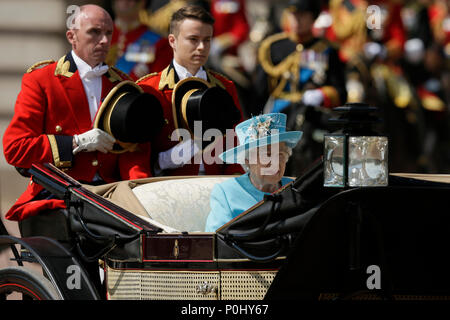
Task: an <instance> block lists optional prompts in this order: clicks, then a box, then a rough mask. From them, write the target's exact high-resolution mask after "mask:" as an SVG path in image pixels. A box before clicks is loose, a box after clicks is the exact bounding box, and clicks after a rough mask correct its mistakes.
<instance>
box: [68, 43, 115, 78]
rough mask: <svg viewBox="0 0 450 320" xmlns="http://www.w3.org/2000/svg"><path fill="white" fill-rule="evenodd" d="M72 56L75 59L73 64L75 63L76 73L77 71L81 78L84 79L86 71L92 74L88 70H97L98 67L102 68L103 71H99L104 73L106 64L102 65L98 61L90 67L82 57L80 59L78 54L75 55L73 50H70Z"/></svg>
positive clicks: (106, 67)
mask: <svg viewBox="0 0 450 320" xmlns="http://www.w3.org/2000/svg"><path fill="white" fill-rule="evenodd" d="M72 58H73V61H75V64H76V65H77V69H78V73H79V75H80V78H81V79H84V78H85V77H86V75H87V74H88V73H89V74H92V72H90V71H96V72H97V71H98V70H99V69H103V70H104V71H101V73H105V72H106V71H107V70H108V66H106V65H105V66H102V63H99V64H98V65H96V66H95V67H94V68H92V67H91V66H90V65H88V64H87V63H86V62H85V61H84V60H83V59H81V58H80V57H79V56H77V55H76V53H75V52H74V51H73V50H72ZM105 69H106V70H105Z"/></svg>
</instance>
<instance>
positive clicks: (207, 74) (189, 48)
mask: <svg viewBox="0 0 450 320" xmlns="http://www.w3.org/2000/svg"><path fill="white" fill-rule="evenodd" d="M213 24H214V18H213V17H212V16H211V15H210V14H209V13H208V12H207V11H205V10H204V9H203V8H201V7H199V6H187V7H183V8H181V9H180V10H178V11H177V12H175V13H174V15H173V16H172V20H171V26H170V29H171V30H170V34H169V37H168V39H169V43H170V45H171V47H172V49H173V53H174V59H173V61H172V63H171V64H170V65H169V66H167V67H166V68H165V69H164V70H163V71H162V72H158V73H154V74H149V75H147V76H145V77H144V78H143V79H140V80H138V81H137V84H139V85H140V86H141V87H142V89H143V90H144V91H148V92H149V93H153V92H154V91H158V92H159V94H158V98H159V99H160V102H161V104H162V107H163V110H164V117H165V119H166V120H165V121H166V125H165V126H164V127H163V129H162V130H161V133H160V134H159V136H158V137H157V138H156V139H155V140H154V141H152V151H153V154H152V155H154V156H155V157H154V158H153V159H152V164H153V168H154V169H155V173H157V174H159V173H161V172H162V174H164V175H178V176H180V175H198V174H207V175H215V174H235V173H242V172H243V170H242V168H241V167H240V166H239V165H228V164H223V162H222V161H220V160H219V159H218V154H217V155H216V154H214V152H212V153H211V156H213V157H215V159H217V161H214V163H212V164H206V163H203V162H202V163H200V164H199V163H196V161H194V159H192V158H191V157H189V156H188V157H187V158H186V159H185V161H184V162H182V163H177V164H175V163H174V162H173V161H172V159H173V157H172V153H173V152H176V153H177V152H179V150H180V149H181V148H182V147H183V143H187V144H189V143H191V148H192V149H191V153H190V155H194V154H196V153H197V152H198V151H199V150H195V144H194V143H192V142H191V141H184V142H182V143H179V142H178V141H173V140H172V133H173V132H174V130H175V129H176V127H175V124H174V119H173V112H172V93H173V90H174V87H175V85H176V83H177V82H178V81H180V80H183V79H185V78H188V77H198V78H201V79H203V80H205V81H207V82H209V83H210V84H211V85H212V86H220V87H222V88H223V89H225V90H226V91H227V92H228V93H229V94H230V95H231V96H232V98H233V101H234V104H235V105H236V107H237V108H238V109H239V111H240V114H241V119H240V120H242V109H241V107H240V104H239V100H238V96H237V91H236V87H235V86H234V84H233V82H232V81H230V80H229V79H227V78H225V77H224V76H222V75H220V74H218V73H216V72H213V71H211V70H208V69H205V68H204V67H203V65H204V64H205V63H206V61H207V59H208V55H209V49H210V43H211V40H212V37H213ZM155 89H156V90H155ZM211 107H213V106H211ZM230 129H232V128H230ZM236 143H237V139H236V137H234V143H233V145H235V144H236ZM224 149H225V147H224Z"/></svg>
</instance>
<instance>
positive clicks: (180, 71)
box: [173, 59, 208, 81]
mask: <svg viewBox="0 0 450 320" xmlns="http://www.w3.org/2000/svg"><path fill="white" fill-rule="evenodd" d="M173 67H174V68H175V71H176V73H177V75H178V78H179V79H180V81H181V80H184V79H186V78H189V77H197V78H200V79H203V80H205V81H208V77H207V75H206V71H205V69H204V68H203V67H200V69H198V71H197V73H196V74H195V75H192V74H191V73H190V72H189V71H188V70H187V69H186V68H185V67H183V66H182V65H180V64H178V63H177V62H176V61H175V59H173Z"/></svg>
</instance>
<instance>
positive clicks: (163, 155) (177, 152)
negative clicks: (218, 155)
mask: <svg viewBox="0 0 450 320" xmlns="http://www.w3.org/2000/svg"><path fill="white" fill-rule="evenodd" d="M199 150H200V149H199V147H198V146H197V144H196V143H194V141H192V140H191V139H189V140H186V141H183V142H180V143H179V144H177V145H176V146H174V147H172V148H171V149H169V150H166V151H163V152H160V153H159V154H158V164H159V168H160V169H161V170H166V169H175V168H179V167H182V166H184V165H185V164H186V163H188V162H189V161H190V160H191V159H192V157H193V156H194V155H195V154H196V153H197V152H198V151H199Z"/></svg>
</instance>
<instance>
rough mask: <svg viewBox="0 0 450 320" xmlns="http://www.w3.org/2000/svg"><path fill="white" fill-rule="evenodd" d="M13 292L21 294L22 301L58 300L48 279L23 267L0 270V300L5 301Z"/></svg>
mask: <svg viewBox="0 0 450 320" xmlns="http://www.w3.org/2000/svg"><path fill="white" fill-rule="evenodd" d="M13 292H17V293H20V294H22V297H23V299H24V300H25V299H31V300H59V299H60V298H59V295H58V294H57V292H56V290H55V288H54V286H53V285H52V283H51V282H50V281H49V280H48V279H46V278H45V277H44V276H42V275H39V274H36V273H35V272H32V271H30V270H28V269H26V268H23V267H9V268H4V269H1V270H0V300H5V299H6V298H7V296H8V295H9V294H11V293H13Z"/></svg>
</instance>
